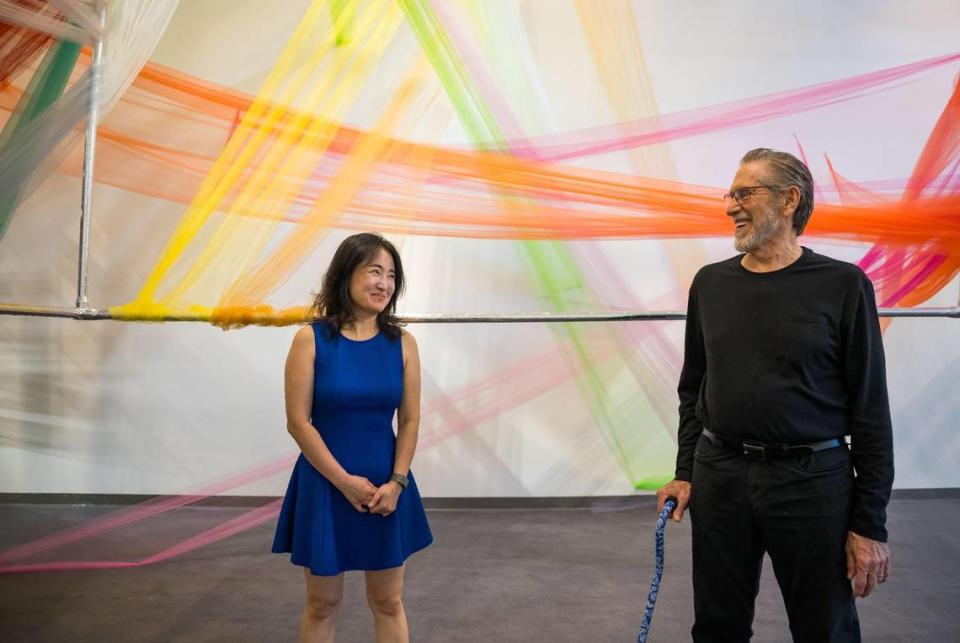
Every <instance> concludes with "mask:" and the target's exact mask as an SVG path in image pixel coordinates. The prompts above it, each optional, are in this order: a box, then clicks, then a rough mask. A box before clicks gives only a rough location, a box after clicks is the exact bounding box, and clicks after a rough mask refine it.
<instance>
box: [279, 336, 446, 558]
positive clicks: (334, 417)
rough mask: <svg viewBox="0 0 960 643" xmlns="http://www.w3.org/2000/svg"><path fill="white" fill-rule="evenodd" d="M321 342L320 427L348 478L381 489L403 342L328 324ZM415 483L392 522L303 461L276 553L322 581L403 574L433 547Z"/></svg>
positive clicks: (317, 372) (392, 440)
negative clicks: (356, 574) (355, 335)
mask: <svg viewBox="0 0 960 643" xmlns="http://www.w3.org/2000/svg"><path fill="white" fill-rule="evenodd" d="M313 336H314V343H315V345H316V348H317V357H316V361H315V362H314V390H313V410H312V413H311V420H312V422H313V426H314V427H316V429H317V431H318V432H319V433H320V437H322V438H323V441H324V442H325V443H326V445H327V448H329V449H330V452H331V453H332V454H333V456H334V457H335V458H336V459H337V461H338V462H339V463H340V464H341V465H342V466H343V468H344V469H346V470H347V472H348V473H351V474H353V475H358V476H364V477H366V478H367V479H368V480H370V482H371V483H373V485H374V486H376V487H379V486H380V485H382V484H384V483H385V482H387V481H388V480H389V479H390V476H391V474H392V473H393V464H394V455H395V451H396V442H397V438H396V436H395V435H394V433H393V416H394V413H395V412H396V410H397V407H398V406H399V404H400V398H401V396H402V394H403V352H402V350H401V347H400V339H399V338H397V339H395V340H394V339H390V338H389V337H387V336H386V335H385V334H384V333H383V332H380V333H379V334H377V335H375V336H374V337H372V338H370V339H367V340H362V341H357V340H352V339H348V338H346V337H344V336H342V335H341V334H340V333H339V332H337V331H336V330H334V329H333V328H332V326H330V325H328V324H326V323H323V322H321V323H317V324H313ZM408 478H409V479H410V485H409V486H408V487H407V489H406V490H404V491H403V492H402V493H401V494H400V498H399V499H398V501H397V509H396V511H394V512H393V513H392V514H390V515H389V516H380V515H377V514H371V513H361V512H359V511H357V510H356V509H354V508H353V507H352V506H351V505H350V503H349V502H347V499H346V498H345V497H344V496H343V494H342V493H340V491H339V490H337V488H336V487H334V486H333V485H332V484H331V483H330V482H329V481H328V480H327V479H326V478H325V477H323V475H321V474H320V472H319V471H317V470H316V469H315V468H314V467H313V465H311V464H310V463H309V462H307V460H306V458H304V457H303V454H300V457H299V458H298V459H297V463H296V465H295V466H294V468H293V474H292V475H291V476H290V484H289V485H288V487H287V493H286V496H285V497H284V499H283V507H282V508H281V510H280V518H279V521H278V523H277V532H276V536H275V537H274V540H273V552H274V553H277V554H280V553H286V552H289V553H290V561H291V562H292V563H293V564H295V565H301V566H303V567H309V568H310V572H311V573H312V574H315V575H318V576H335V575H337V574H339V573H341V572H345V571H351V570H377V569H389V568H391V567H399V566H400V565H402V564H403V562H404V560H406V558H407V557H408V556H410V554H413V553H414V552H417V551H419V550H421V549H423V548H425V547H426V546H427V545H429V544H430V543H431V542H433V536H432V535H431V534H430V526H429V525H428V524H427V516H426V513H425V512H424V510H423V502H422V501H421V500H420V493H419V492H418V491H417V483H416V481H415V480H414V478H413V473H412V472H411V473H410V474H409V475H408Z"/></svg>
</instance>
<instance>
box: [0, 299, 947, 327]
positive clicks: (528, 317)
mask: <svg viewBox="0 0 960 643" xmlns="http://www.w3.org/2000/svg"><path fill="white" fill-rule="evenodd" d="M877 312H878V313H879V315H880V317H897V318H907V317H912V318H931V317H948V318H953V319H960V305H958V306H947V307H942V308H880V309H878V310H877ZM0 315H18V316H26V317H67V318H71V319H83V320H97V319H115V318H114V317H113V316H112V315H111V314H110V311H108V310H103V309H97V308H54V307H47V306H25V305H21V304H5V303H0ZM277 318H278V316H277V315H274V314H271V313H251V314H250V315H249V316H247V317H246V318H244V319H238V320H237V322H238V323H244V324H265V323H270V322H271V321H275V320H276V319H277ZM686 318H687V315H686V313H684V312H681V311H673V310H659V311H658V310H653V311H647V312H603V313H535V314H501V315H490V314H487V315H483V314H473V315H438V314H432V315H431V314H415V313H412V314H409V315H403V316H402V317H401V319H403V321H405V322H409V323H411V324H517V323H528V324H530V323H555V322H569V323H590V322H630V321H671V320H683V319H686ZM115 320H116V321H149V322H204V323H208V322H210V315H208V314H205V313H173V314H169V315H162V316H157V317H149V318H143V319H131V318H124V317H120V318H116V319H115ZM302 321H307V320H306V319H304V320H302ZM299 322H300V320H297V321H296V322H293V323H299Z"/></svg>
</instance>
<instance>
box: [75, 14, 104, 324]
mask: <svg viewBox="0 0 960 643" xmlns="http://www.w3.org/2000/svg"><path fill="white" fill-rule="evenodd" d="M97 5H98V6H97V12H98V14H99V16H100V36H99V37H98V38H97V39H96V42H95V43H94V45H93V57H92V58H91V59H90V111H89V112H88V114H87V136H86V140H85V141H84V146H83V184H82V187H81V193H80V258H79V265H78V267H77V310H78V312H79V311H86V310H89V305H88V302H87V265H88V264H89V263H90V208H91V202H92V199H93V163H94V156H95V153H96V150H97V119H98V117H99V114H98V111H99V110H98V109H97V99H98V98H99V94H100V64H101V63H102V62H103V36H104V34H103V31H104V28H105V26H106V21H107V5H106V3H104V2H103V1H102V0H100V1H99V2H98V3H97Z"/></svg>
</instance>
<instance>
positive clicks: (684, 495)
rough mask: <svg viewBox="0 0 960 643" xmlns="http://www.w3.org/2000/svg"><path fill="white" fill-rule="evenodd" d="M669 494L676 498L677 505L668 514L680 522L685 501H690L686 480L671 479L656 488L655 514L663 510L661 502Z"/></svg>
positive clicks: (665, 499) (663, 501)
mask: <svg viewBox="0 0 960 643" xmlns="http://www.w3.org/2000/svg"><path fill="white" fill-rule="evenodd" d="M671 496H672V497H674V498H676V499H677V506H676V507H675V508H674V510H673V513H671V514H670V515H671V516H673V519H674V520H675V521H677V522H680V520H681V518H683V512H684V510H686V508H687V503H688V502H690V483H689V482H687V481H686V480H671V481H670V482H668V483H667V484H665V485H663V486H662V487H660V489H658V490H657V514H659V513H660V512H661V511H663V504H664V503H665V502H666V501H667V498H669V497H671Z"/></svg>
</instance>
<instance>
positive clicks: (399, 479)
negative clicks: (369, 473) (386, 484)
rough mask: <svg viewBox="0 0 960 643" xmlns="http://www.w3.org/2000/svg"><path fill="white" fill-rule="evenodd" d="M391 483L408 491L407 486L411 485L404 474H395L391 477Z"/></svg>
mask: <svg viewBox="0 0 960 643" xmlns="http://www.w3.org/2000/svg"><path fill="white" fill-rule="evenodd" d="M390 482H396V483H397V484H398V485H400V486H401V487H402V488H403V489H406V488H407V485H408V484H410V481H409V480H407V476H405V475H403V474H402V473H395V474H393V475H392V476H390Z"/></svg>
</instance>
